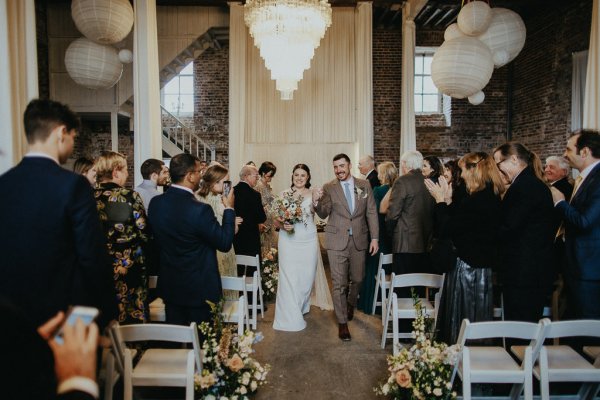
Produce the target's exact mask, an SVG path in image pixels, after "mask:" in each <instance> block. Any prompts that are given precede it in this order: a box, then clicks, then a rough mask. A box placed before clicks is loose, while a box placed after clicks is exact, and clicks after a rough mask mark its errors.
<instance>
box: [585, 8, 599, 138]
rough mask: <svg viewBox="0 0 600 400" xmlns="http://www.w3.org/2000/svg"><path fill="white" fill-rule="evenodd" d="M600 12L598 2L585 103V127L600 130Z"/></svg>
mask: <svg viewBox="0 0 600 400" xmlns="http://www.w3.org/2000/svg"><path fill="white" fill-rule="evenodd" d="M598 46H600V10H599V9H598V0H594V5H593V6H592V28H591V33H590V47H589V53H588V64H587V75H586V82H585V101H584V104H583V107H584V108H583V127H584V128H587V129H596V130H598V129H600V113H599V112H598V107H599V106H600V50H599V49H598Z"/></svg>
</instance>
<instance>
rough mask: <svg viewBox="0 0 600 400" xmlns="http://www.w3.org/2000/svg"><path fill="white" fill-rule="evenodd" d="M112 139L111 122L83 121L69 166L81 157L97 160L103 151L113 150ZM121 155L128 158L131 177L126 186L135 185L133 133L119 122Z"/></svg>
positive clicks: (126, 125)
mask: <svg viewBox="0 0 600 400" xmlns="http://www.w3.org/2000/svg"><path fill="white" fill-rule="evenodd" d="M111 143H112V142H111V138H110V122H108V123H103V122H96V121H87V120H85V119H84V120H82V128H81V132H79V135H78V136H77V138H76V139H75V149H74V151H73V155H72V156H71V158H70V159H69V162H68V164H69V165H73V162H75V160H76V159H77V158H79V157H89V158H92V159H94V158H96V157H98V156H99V155H100V154H101V153H102V152H103V151H105V150H111V146H112V144H111ZM119 153H122V154H124V155H125V156H126V157H127V171H128V172H129V177H128V178H127V182H126V184H125V186H127V187H131V186H132V185H133V177H134V171H133V132H130V131H129V126H128V124H126V123H121V121H119Z"/></svg>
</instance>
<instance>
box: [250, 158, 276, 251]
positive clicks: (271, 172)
mask: <svg viewBox="0 0 600 400" xmlns="http://www.w3.org/2000/svg"><path fill="white" fill-rule="evenodd" d="M275 172H277V167H276V166H275V164H273V163H272V162H270V161H265V162H264V163H262V164H261V165H260V168H259V169H258V173H259V174H260V180H259V181H258V183H257V184H256V188H255V190H257V191H258V192H259V193H260V197H261V199H262V205H263V207H264V208H265V214H266V215H267V220H266V221H265V223H264V224H263V226H264V228H261V231H260V247H261V253H262V257H263V258H264V257H265V255H266V254H268V253H269V252H270V251H271V249H272V248H275V249H276V248H277V232H275V226H274V225H273V222H274V220H273V215H272V213H271V211H270V208H271V204H272V203H273V199H274V198H275V196H274V195H273V190H272V189H271V179H273V177H274V176H275Z"/></svg>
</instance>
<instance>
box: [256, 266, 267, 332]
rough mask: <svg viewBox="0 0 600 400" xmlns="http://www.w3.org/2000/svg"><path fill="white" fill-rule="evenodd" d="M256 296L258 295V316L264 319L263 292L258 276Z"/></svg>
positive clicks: (260, 279)
mask: <svg viewBox="0 0 600 400" xmlns="http://www.w3.org/2000/svg"><path fill="white" fill-rule="evenodd" d="M258 297H259V299H258V301H259V304H260V318H261V319H265V307H264V306H263V297H264V293H263V289H262V278H260V277H259V278H258ZM255 329H256V328H255Z"/></svg>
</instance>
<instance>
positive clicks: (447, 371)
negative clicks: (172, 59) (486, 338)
mask: <svg viewBox="0 0 600 400" xmlns="http://www.w3.org/2000/svg"><path fill="white" fill-rule="evenodd" d="M413 301H414V306H415V310H416V312H417V318H416V319H415V320H414V321H413V324H412V325H413V332H412V336H413V338H414V339H415V344H414V345H413V346H412V347H411V348H410V349H408V348H406V347H404V348H402V349H401V350H400V353H399V354H398V355H396V356H388V358H387V364H388V371H389V373H390V375H389V378H388V379H387V381H386V382H385V383H382V384H380V385H379V387H377V388H375V393H376V394H378V395H383V396H389V397H391V398H393V399H395V400H396V399H411V400H413V399H414V400H433V399H435V400H438V399H454V398H456V392H454V391H452V383H451V382H450V380H451V377H452V371H453V369H454V365H455V364H456V362H457V361H458V356H459V353H460V346H459V345H452V346H448V345H447V344H445V343H438V342H434V341H432V340H431V337H432V332H431V330H430V327H431V325H432V324H431V323H430V322H431V319H429V318H427V316H426V315H425V313H424V310H423V306H422V305H421V302H420V300H419V299H418V297H417V295H416V294H415V293H414V292H413Z"/></svg>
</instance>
